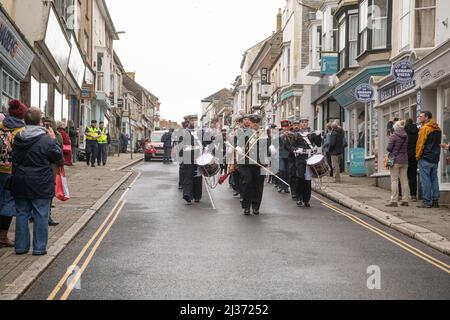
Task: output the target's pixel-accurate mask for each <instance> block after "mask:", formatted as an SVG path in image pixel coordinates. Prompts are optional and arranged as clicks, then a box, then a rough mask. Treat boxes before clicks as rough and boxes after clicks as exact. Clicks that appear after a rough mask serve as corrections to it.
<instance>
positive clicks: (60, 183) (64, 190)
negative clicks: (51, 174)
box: [55, 167, 70, 202]
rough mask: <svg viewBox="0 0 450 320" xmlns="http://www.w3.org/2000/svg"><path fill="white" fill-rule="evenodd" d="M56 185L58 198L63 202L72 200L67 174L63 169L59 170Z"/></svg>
mask: <svg viewBox="0 0 450 320" xmlns="http://www.w3.org/2000/svg"><path fill="white" fill-rule="evenodd" d="M55 183H56V186H55V194H56V198H57V199H58V200H60V201H63V202H65V201H68V200H70V192H69V184H68V182H67V177H66V173H65V172H64V168H63V167H60V168H59V169H58V174H57V175H56V182H55Z"/></svg>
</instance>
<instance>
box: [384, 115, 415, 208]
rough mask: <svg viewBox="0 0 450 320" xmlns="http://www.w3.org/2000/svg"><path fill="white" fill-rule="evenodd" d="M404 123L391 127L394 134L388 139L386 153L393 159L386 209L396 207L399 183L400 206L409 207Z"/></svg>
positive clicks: (406, 137) (406, 139)
mask: <svg viewBox="0 0 450 320" xmlns="http://www.w3.org/2000/svg"><path fill="white" fill-rule="evenodd" d="M405 125H406V123H405V121H397V122H396V123H395V124H394V126H393V127H392V129H393V131H394V133H392V134H391V136H390V137H389V144H388V147H387V151H388V152H389V154H390V156H392V157H395V161H394V166H393V167H391V168H390V171H391V189H392V194H391V202H390V203H389V204H388V205H386V207H398V203H397V201H398V199H399V181H400V183H401V186H402V191H403V198H402V201H401V206H403V207H407V206H409V194H410V191H409V183H408V135H407V134H406V131H405Z"/></svg>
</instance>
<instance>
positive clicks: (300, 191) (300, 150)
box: [291, 117, 322, 208]
mask: <svg viewBox="0 0 450 320" xmlns="http://www.w3.org/2000/svg"><path fill="white" fill-rule="evenodd" d="M297 125H298V126H297ZM297 129H298V130H297ZM321 146H322V136H321V135H320V134H317V133H312V132H311V130H310V128H309V119H308V118H307V117H302V118H301V119H300V121H296V122H295V123H294V133H293V134H292V136H291V152H292V153H294V154H295V168H296V170H295V178H296V193H297V205H298V206H299V207H303V206H305V208H310V207H311V205H310V201H311V195H312V186H311V181H312V172H311V169H310V168H309V167H308V165H307V161H308V159H309V158H310V157H311V156H313V155H314V154H315V153H316V152H317V148H318V147H321Z"/></svg>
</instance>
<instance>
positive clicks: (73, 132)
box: [67, 120, 79, 163]
mask: <svg viewBox="0 0 450 320" xmlns="http://www.w3.org/2000/svg"><path fill="white" fill-rule="evenodd" d="M67 134H68V135H69V137H70V144H71V146H72V163H77V162H78V134H79V130H78V129H76V128H75V125H74V122H73V121H72V120H69V121H68V122H67Z"/></svg>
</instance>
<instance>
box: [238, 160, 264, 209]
mask: <svg viewBox="0 0 450 320" xmlns="http://www.w3.org/2000/svg"><path fill="white" fill-rule="evenodd" d="M240 170H241V183H242V187H241V190H242V197H243V201H242V208H243V209H251V208H253V210H259V208H260V207H261V202H262V198H263V193H264V180H265V179H264V178H265V177H264V176H263V175H262V174H261V168H260V167H258V166H251V165H250V166H241V168H240Z"/></svg>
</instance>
